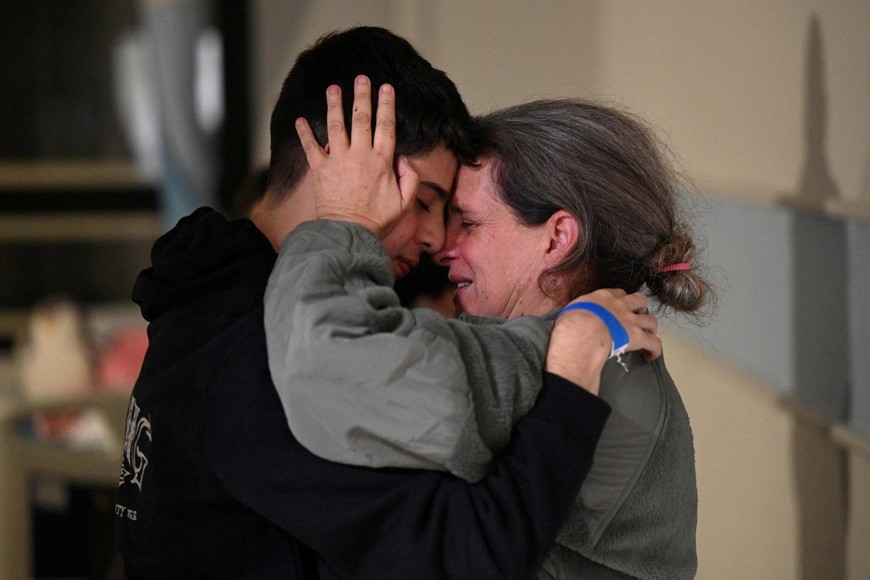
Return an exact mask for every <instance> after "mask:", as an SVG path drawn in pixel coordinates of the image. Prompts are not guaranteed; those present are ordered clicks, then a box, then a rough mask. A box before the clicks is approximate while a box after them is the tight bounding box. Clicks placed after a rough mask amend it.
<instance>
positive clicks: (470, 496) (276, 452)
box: [115, 208, 608, 578]
mask: <svg viewBox="0 0 870 580" xmlns="http://www.w3.org/2000/svg"><path fill="white" fill-rule="evenodd" d="M275 259H276V254H275V252H274V251H273V250H272V247H271V245H270V244H269V242H268V240H267V239H266V238H265V237H264V236H263V235H262V234H261V233H260V231H259V230H257V228H256V227H255V226H254V225H253V224H252V223H251V222H250V221H248V220H237V221H233V222H228V221H226V220H225V219H224V218H223V217H222V216H221V215H220V214H218V213H216V212H214V211H212V210H209V209H206V208H203V209H200V210H197V211H196V212H194V213H193V214H192V215H190V216H188V217H187V218H184V219H183V220H181V221H180V222H179V224H178V225H177V226H176V227H175V228H174V229H173V230H172V231H170V232H169V233H167V234H166V235H164V236H163V237H161V238H160V239H159V240H158V241H157V242H156V243H155V245H154V248H153V251H152V264H153V265H152V267H151V268H148V269H146V270H144V271H143V272H142V273H141V274H140V276H139V278H138V280H137V281H136V285H135V287H134V290H133V300H134V301H135V302H136V303H137V304H139V305H140V307H141V309H142V314H143V316H144V317H145V318H146V319H147V320H148V322H149V327H148V336H149V341H150V342H149V348H148V353H147V355H146V357H145V362H144V364H143V368H142V372H141V375H140V377H139V380H138V381H137V383H136V386H135V388H134V389H133V394H132V397H131V399H130V405H129V408H128V414H127V430H126V438H125V446H124V458H123V463H122V469H121V478H120V481H119V487H118V495H117V505H116V507H115V514H116V539H117V545H118V549H119V550H120V552H121V554H122V556H123V557H124V560H125V564H126V568H127V572H128V575H129V576H130V577H131V578H139V577H145V578H172V577H187V578H190V577H204V578H217V577H228V578H239V577H248V578H308V577H322V578H330V577H335V578H337V577H360V578H448V577H449V578H467V577H479V578H515V577H516V578H522V577H528V576H531V575H532V574H533V573H534V571H535V570H537V569H538V567H539V566H540V563H541V561H542V560H543V558H544V554H545V553H546V551H547V549H548V548H549V547H550V546H551V545H552V543H553V540H554V538H555V535H556V532H557V531H558V529H559V527H560V525H561V523H562V520H563V518H564V516H565V514H566V513H567V510H568V508H569V506H570V505H571V503H572V502H573V500H574V498H575V496H576V494H577V491H578V489H579V487H580V483H581V482H582V479H583V477H585V475H586V473H587V472H588V469H589V465H590V463H591V457H592V452H593V450H594V445H595V442H596V441H597V439H598V436H599V435H600V432H601V428H602V426H603V424H604V420H605V419H606V417H607V414H608V407H607V405H606V404H605V403H603V402H602V401H600V400H599V399H597V398H596V397H593V396H591V395H589V394H588V393H586V391H584V390H582V389H579V388H576V387H575V386H573V385H571V384H570V383H567V382H566V381H563V380H562V379H560V378H559V377H556V376H553V375H547V376H546V379H545V386H544V389H543V390H542V394H541V397H540V399H539V401H538V403H537V405H536V406H535V408H534V409H533V410H532V412H531V413H529V415H528V416H527V417H526V418H525V419H524V420H523V421H521V422H520V423H519V424H518V426H517V429H516V431H515V434H514V438H513V440H512V443H511V445H510V447H509V448H508V450H507V451H506V453H505V455H504V457H503V458H502V459H501V460H500V461H499V462H498V464H497V466H496V468H495V470H494V472H493V473H492V474H491V475H489V476H488V477H487V478H485V479H484V480H483V481H481V482H480V483H477V484H468V483H465V482H464V481H461V480H459V479H456V478H454V477H452V476H450V475H448V474H446V473H441V472H429V471H417V470H402V469H368V468H360V467H353V466H346V465H339V464H335V463H331V462H329V461H326V460H322V459H319V458H317V457H316V456H314V455H312V454H311V453H309V452H308V451H307V450H306V449H305V448H303V447H302V446H301V445H300V444H299V443H298V442H297V441H296V440H295V438H294V437H293V435H292V433H291V432H290V430H289V428H288V427H287V423H286V419H285V416H284V412H283V409H282V407H281V403H280V400H279V399H278V395H277V393H276V391H275V387H274V385H273V384H272V381H271V378H270V376H269V368H268V364H267V360H266V344H265V331H264V327H263V304H262V301H263V294H264V291H265V287H266V283H267V281H268V277H269V274H270V272H271V269H272V266H273V264H274V262H275Z"/></svg>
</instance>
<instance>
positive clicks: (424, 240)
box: [417, 218, 445, 254]
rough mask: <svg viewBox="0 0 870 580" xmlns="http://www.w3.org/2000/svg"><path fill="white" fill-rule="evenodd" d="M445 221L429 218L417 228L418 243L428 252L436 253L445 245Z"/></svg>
mask: <svg viewBox="0 0 870 580" xmlns="http://www.w3.org/2000/svg"><path fill="white" fill-rule="evenodd" d="M444 237H445V234H444V222H443V221H442V220H440V219H431V218H430V219H427V220H425V221H424V222H423V223H421V224H419V228H418V229H417V245H419V246H420V248H421V249H422V250H423V251H424V252H426V253H427V254H435V252H438V251H440V250H441V248H442V247H443V246H444Z"/></svg>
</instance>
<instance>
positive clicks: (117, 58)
mask: <svg viewBox="0 0 870 580" xmlns="http://www.w3.org/2000/svg"><path fill="white" fill-rule="evenodd" d="M113 61H114V67H115V101H116V104H117V107H118V112H119V117H120V120H121V123H122V125H123V127H124V133H125V135H126V136H127V140H128V142H129V144H130V149H131V150H132V152H133V158H134V160H135V163H136V170H137V171H138V173H139V176H140V177H141V178H142V179H145V180H155V181H157V180H159V179H160V178H162V176H163V163H162V162H161V158H160V155H161V150H160V147H161V144H160V107H159V105H158V97H157V89H156V86H155V82H156V71H155V70H154V59H153V58H152V51H151V47H150V46H149V44H148V39H147V37H146V36H145V35H144V34H143V33H142V32H141V31H135V32H131V33H127V34H124V35H123V36H122V37H121V39H120V40H119V41H118V44H117V46H116V47H115V52H114V59H113Z"/></svg>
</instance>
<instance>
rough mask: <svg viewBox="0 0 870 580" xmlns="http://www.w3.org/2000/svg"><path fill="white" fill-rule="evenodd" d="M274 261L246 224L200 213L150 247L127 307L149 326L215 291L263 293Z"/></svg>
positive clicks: (256, 232) (263, 239) (205, 210)
mask: <svg viewBox="0 0 870 580" xmlns="http://www.w3.org/2000/svg"><path fill="white" fill-rule="evenodd" d="M276 256H277V255H276V254H275V251H274V250H273V249H272V246H271V244H269V241H268V240H267V239H266V237H265V236H264V235H263V234H262V233H261V232H260V230H258V229H257V227H256V226H255V225H254V224H253V223H252V222H251V221H250V220H247V219H238V220H233V221H227V219H226V218H225V217H223V216H222V215H221V214H219V213H217V212H216V211H214V210H213V209H210V208H206V207H203V208H200V209H198V210H196V211H195V212H193V213H192V214H190V215H189V216H187V217H184V218H182V219H181V220H180V221H179V222H178V224H177V225H176V226H175V227H174V228H172V229H171V230H170V231H169V232H167V233H166V234H164V235H163V236H161V237H160V238H159V239H158V240H157V241H156V242H155V243H154V247H153V248H152V250H151V264H152V265H151V267H150V268H146V269H145V270H143V271H142V272H141V273H140V274H139V277H138V278H137V279H136V284H135V285H134V286H133V302H135V303H136V304H138V305H139V307H140V308H141V309H142V316H143V317H144V318H145V320H147V321H149V322H152V321H153V320H154V319H155V318H157V317H158V316H160V315H161V314H163V313H164V312H165V311H166V310H167V309H168V308H169V307H171V306H173V305H174V304H177V303H180V302H185V301H187V300H193V299H196V298H198V297H201V296H202V295H204V294H206V293H208V292H210V291H214V290H215V289H217V288H219V289H227V288H233V287H245V286H250V287H254V286H257V287H259V288H263V287H265V284H266V281H267V280H268V278H269V274H270V273H271V271H272V266H274V264H275V259H276Z"/></svg>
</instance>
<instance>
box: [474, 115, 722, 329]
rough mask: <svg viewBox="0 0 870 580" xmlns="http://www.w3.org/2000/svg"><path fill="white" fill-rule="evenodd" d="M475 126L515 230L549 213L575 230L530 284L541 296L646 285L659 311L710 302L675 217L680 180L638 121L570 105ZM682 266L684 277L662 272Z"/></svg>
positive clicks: (686, 231)
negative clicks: (573, 238) (565, 248)
mask: <svg viewBox="0 0 870 580" xmlns="http://www.w3.org/2000/svg"><path fill="white" fill-rule="evenodd" d="M478 122H479V128H480V129H481V137H482V139H483V143H484V150H483V154H482V155H481V157H482V158H490V159H492V161H493V164H492V167H493V170H492V171H493V174H492V177H493V180H494V181H495V183H496V184H497V185H498V186H499V189H500V194H501V196H502V200H503V201H504V202H505V203H506V204H507V205H508V206H509V207H510V208H511V210H512V211H513V213H514V214H515V215H516V216H517V218H518V219H519V220H520V221H521V222H522V223H524V224H526V225H529V226H536V225H540V224H543V223H545V222H546V221H547V220H548V219H549V218H550V216H552V215H553V214H554V213H555V212H556V211H558V210H565V211H567V212H569V213H571V214H572V215H574V216H575V217H576V218H578V220H579V222H580V225H581V228H582V231H581V236H580V241H579V243H578V244H577V246H576V247H575V248H574V250H573V251H572V252H571V254H570V255H569V256H568V258H566V259H565V260H564V261H563V262H562V263H561V264H559V265H558V266H557V267H555V268H553V269H551V270H549V271H548V272H545V273H544V275H543V276H542V278H541V280H540V281H539V283H540V284H541V288H542V290H544V292H546V293H548V294H550V295H551V296H552V295H553V294H554V293H555V292H564V293H565V295H564V296H554V297H558V298H565V299H568V298H572V297H574V296H576V295H579V294H582V293H585V292H589V291H591V290H593V289H595V288H622V289H624V290H625V291H626V292H635V291H637V290H640V289H641V288H642V287H643V286H644V285H646V286H647V288H648V290H649V293H650V294H651V295H652V297H653V298H655V299H656V300H657V301H658V303H659V304H661V305H662V306H666V307H670V308H673V309H675V310H678V311H681V312H686V313H691V312H696V311H698V310H699V309H701V308H702V307H703V306H704V305H705V304H706V303H707V301H708V300H710V299H711V298H712V290H711V288H710V286H709V285H708V283H707V282H706V281H704V279H703V278H702V277H701V276H700V274H699V271H700V265H699V264H698V260H699V255H698V252H697V250H696V245H695V241H694V239H693V236H692V231H691V228H689V226H688V225H687V224H686V223H685V222H684V221H682V220H681V219H680V216H679V215H678V214H679V207H678V195H679V193H680V191H681V188H683V187H684V184H685V181H684V180H683V179H682V178H681V177H680V175H679V174H678V173H677V172H676V171H675V170H674V169H673V166H672V165H671V163H669V162H668V160H667V159H668V158H666V156H665V155H666V154H669V152H668V150H667V148H666V147H665V146H664V145H663V144H662V143H661V142H660V141H659V139H658V138H657V137H656V135H655V133H654V132H653V131H652V130H651V129H650V128H649V127H648V126H647V125H646V124H645V123H644V122H642V121H641V120H639V119H638V118H636V117H635V116H633V115H631V114H629V113H627V112H624V111H621V110H618V109H615V108H613V107H609V106H604V105H601V104H598V103H594V102H591V101H585V100H579V99H557V100H542V101H535V102H531V103H526V104H522V105H517V106H514V107H510V108H506V109H502V110H500V111H496V112H493V113H490V114H488V115H485V116H483V117H480V118H478ZM683 262H686V263H690V264H691V265H692V267H691V269H688V270H682V271H670V272H662V268H663V267H666V266H668V265H674V264H678V263H683ZM549 274H555V276H550V275H549ZM553 280H555V281H558V282H559V286H562V287H554V285H553Z"/></svg>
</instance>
